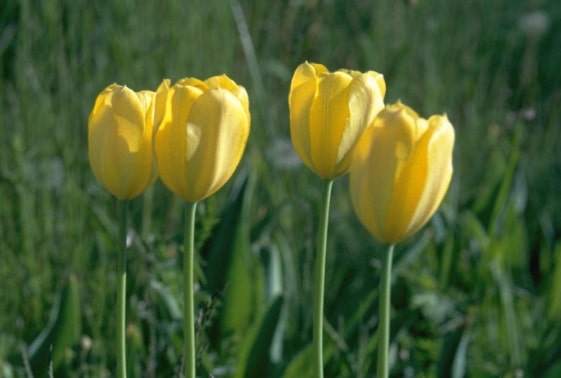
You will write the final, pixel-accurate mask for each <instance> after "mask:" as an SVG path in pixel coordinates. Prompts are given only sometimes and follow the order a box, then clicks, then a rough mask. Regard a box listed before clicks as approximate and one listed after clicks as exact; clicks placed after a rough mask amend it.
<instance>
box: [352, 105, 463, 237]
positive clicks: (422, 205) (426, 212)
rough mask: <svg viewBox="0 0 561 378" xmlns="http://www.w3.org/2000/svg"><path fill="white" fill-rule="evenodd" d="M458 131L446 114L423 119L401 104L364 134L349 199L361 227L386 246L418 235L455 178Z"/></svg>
mask: <svg viewBox="0 0 561 378" xmlns="http://www.w3.org/2000/svg"><path fill="white" fill-rule="evenodd" d="M453 147H454V128H453V127H452V124H451V123H450V122H449V121H448V118H447V117H446V115H442V116H440V115H434V116H432V117H430V118H429V119H428V120H425V119H423V118H420V117H419V116H418V115H417V114H416V113H415V112H414V111H413V110H412V109H411V108H409V107H407V106H405V105H403V104H402V103H400V102H398V103H396V104H394V105H388V106H386V108H384V110H382V111H381V112H380V113H379V114H378V116H377V117H376V118H375V119H374V122H373V123H372V125H371V126H370V127H369V128H368V129H367V130H366V131H365V132H364V134H363V136H362V137H361V138H360V140H359V142H358V143H357V146H356V148H355V152H354V156H353V162H352V165H351V170H350V178H349V179H350V195H351V201H352V204H353V208H354V210H355V213H356V214H357V216H358V218H359V219H360V221H361V222H362V224H363V225H364V226H365V227H366V228H367V229H368V231H370V233H371V234H372V235H373V236H374V237H375V238H376V239H378V240H379V241H381V242H383V243H389V244H393V243H397V242H399V241H401V240H404V239H406V238H408V237H409V236H411V235H413V234H414V233H415V232H417V231H418V230H419V229H420V228H421V227H422V226H423V225H424V224H425V223H426V222H427V221H428V220H429V219H430V217H431V216H432V215H433V214H434V212H435V211H436V209H437V208H438V206H439V205H440V203H441V202H442V199H443V198H444V195H445V194H446V191H447V190H448V185H449V184H450V180H451V178H452V170H453V168H452V150H453Z"/></svg>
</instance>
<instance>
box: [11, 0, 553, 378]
mask: <svg viewBox="0 0 561 378" xmlns="http://www.w3.org/2000/svg"><path fill="white" fill-rule="evenodd" d="M2 4H3V5H2V6H1V7H2V8H3V9H2V11H1V12H0V73H1V75H0V106H1V109H2V111H1V112H0V128H1V131H2V134H1V136H2V137H1V138H0V198H1V201H0V255H1V257H2V261H3V263H2V264H0V281H1V282H2V286H1V290H2V293H1V295H0V375H3V376H6V377H11V376H26V375H30V371H31V372H32V373H33V374H34V375H35V376H44V375H45V372H46V371H48V365H49V363H50V362H51V361H52V362H53V363H54V361H53V358H54V356H53V355H52V354H49V353H48V348H47V352H45V351H44V348H45V346H48V345H49V343H48V342H45V343H43V344H41V343H39V342H37V343H36V344H35V345H36V346H37V347H38V350H39V351H38V352H35V353H34V354H32V353H30V352H32V351H34V349H33V348H30V347H31V346H32V344H33V342H34V341H36V340H37V338H38V336H39V335H40V334H41V332H43V334H44V335H45V337H46V340H49V341H50V342H51V343H53V342H54V341H53V340H58V341H57V343H58V344H56V345H62V346H63V349H62V351H63V352H58V353H61V354H60V356H62V357H60V360H58V361H56V362H57V364H56V366H53V368H54V369H55V370H56V371H57V372H56V373H57V374H56V376H92V377H99V376H111V373H110V372H111V371H112V370H113V369H114V365H115V361H114V351H113V348H114V346H113V345H114V343H113V342H112V337H113V334H114V329H115V324H114V320H113V314H112V309H113V307H114V305H115V293H114V287H115V284H116V280H117V277H116V273H115V267H116V254H115V253H114V252H115V251H114V247H113V241H114V240H115V237H116V232H117V222H116V216H115V210H114V207H115V205H114V201H113V199H112V198H111V197H110V195H109V194H107V193H106V192H105V191H104V190H103V189H102V188H101V187H100V186H99V184H98V183H97V182H96V181H95V179H94V178H93V175H92V173H91V171H90V169H89V166H88V162H87V153H86V148H87V140H86V125H87V117H88V114H89V111H90V109H91V106H92V105H93V101H94V99H95V96H96V95H97V94H98V93H99V92H100V91H101V90H102V89H103V88H104V87H105V86H106V85H108V84H110V83H112V82H118V83H121V84H127V85H128V86H130V87H132V88H134V89H142V88H152V89H153V88H156V87H157V85H158V84H159V83H160V81H161V80H162V79H163V78H171V79H172V80H176V79H179V78H181V77H185V76H194V77H201V78H205V77H208V76H210V75H214V74H220V73H227V74H228V75H229V76H230V77H232V78H233V79H234V80H236V81H237V82H238V83H240V84H243V85H244V86H246V88H247V89H248V91H249V94H250V101H251V106H252V119H253V122H252V135H251V137H250V142H249V146H248V150H247V152H246V156H245V159H244V162H243V164H242V167H240V169H239V170H238V172H237V174H236V178H235V179H234V180H233V181H232V183H230V184H228V185H227V187H226V188H224V189H223V190H222V191H220V192H219V193H218V194H217V195H216V196H215V197H213V198H211V199H210V200H209V201H206V202H205V203H204V204H203V205H202V206H201V207H200V208H199V216H198V218H197V219H198V224H197V235H198V240H197V246H198V248H199V249H200V250H201V254H200V257H199V259H198V262H197V264H198V271H197V272H198V273H197V275H198V279H199V282H200V285H199V287H198V291H197V294H196V295H197V298H196V304H197V307H198V308H199V310H200V311H199V323H198V334H197V338H198V339H197V340H200V342H199V341H198V345H199V349H200V350H199V355H198V356H199V361H200V366H201V369H200V371H201V373H202V374H206V375H208V374H210V373H212V374H213V375H214V376H216V377H220V376H235V373H234V372H235V371H237V374H238V376H248V377H249V376H271V377H277V376H278V377H280V376H283V374H284V376H306V375H305V371H306V366H307V361H308V360H307V358H308V357H307V355H309V352H307V351H308V350H309V349H307V348H308V345H309V343H310V341H311V334H312V327H311V318H312V316H311V308H310V306H309V303H310V298H311V297H312V295H311V293H312V292H311V290H312V279H311V277H312V276H313V274H312V272H313V261H314V260H313V257H314V253H313V250H314V242H315V233H316V227H317V224H318V219H317V213H318V211H317V209H318V206H319V203H320V197H321V193H320V186H321V182H320V181H319V180H318V179H316V178H315V177H314V176H313V174H311V173H310V172H308V171H307V170H306V169H305V168H304V167H303V166H302V165H299V164H298V160H297V159H295V157H294V155H293V153H292V152H291V151H290V149H289V148H287V146H289V144H290V141H289V139H288V138H289V132H288V129H289V128H288V111H287V95H288V88H289V83H290V78H291V75H292V72H293V70H294V68H295V67H296V66H297V65H298V64H299V63H301V62H303V61H305V60H309V61H312V62H319V63H323V64H325V65H327V66H328V67H329V68H330V69H337V68H339V67H346V68H353V69H357V70H375V71H378V72H381V73H383V74H384V76H385V78H386V82H387V84H388V94H387V102H394V101H396V100H398V99H401V100H402V101H404V102H405V103H406V104H408V105H411V106H412V107H414V108H415V109H416V110H417V111H418V112H419V113H420V114H421V115H423V116H429V115H430V114H434V113H443V112H446V113H447V114H448V116H449V118H450V119H451V121H452V123H453V124H454V126H455V129H456V133H457V144H456V149H455V163H454V165H455V176H454V181H453V184H452V187H451V189H450V192H449V194H448V196H447V199H446V201H445V203H444V204H443V206H442V207H441V209H440V211H439V212H438V213H437V215H436V216H435V217H434V219H433V220H432V221H431V223H430V225H429V226H428V227H426V228H425V229H423V231H422V232H420V233H419V234H418V235H416V236H415V237H414V238H412V239H411V240H409V241H407V242H406V243H403V244H402V245H398V247H397V248H396V260H395V265H394V272H395V274H394V288H393V302H392V308H393V310H392V311H393V312H392V332H391V340H392V349H391V351H390V352H391V356H392V375H394V376H427V377H430V376H453V377H462V376H474V377H483V376H489V377H493V376H511V377H519V376H532V377H533V376H543V377H554V376H556V374H557V373H558V372H559V371H560V370H561V365H560V364H559V362H557V361H559V360H560V358H561V327H560V325H559V321H558V319H559V317H560V316H561V304H560V303H561V302H560V301H559V298H561V281H560V278H559V277H561V243H560V241H559V240H560V235H561V199H560V197H559V188H561V157H560V156H561V150H560V148H559V142H561V131H560V130H561V129H560V128H559V125H560V122H561V112H560V111H559V109H561V91H560V86H559V84H560V83H561V71H559V68H558V67H559V66H560V65H561V51H560V50H559V49H558V48H557V47H558V46H559V45H561V36H560V35H559V33H555V32H554V31H555V30H558V29H559V27H561V25H560V24H561V11H560V10H559V7H558V6H557V3H556V2H555V1H553V0H543V1H539V2H538V1H535V2H523V1H506V0H498V1H495V2H494V3H493V6H492V7H490V6H489V4H488V2H486V1H482V0H474V1H466V2H447V1H442V0H418V1H409V2H407V1H404V2H389V1H388V2H384V1H377V2H374V3H372V2H369V1H365V0H364V1H363V0H357V1H353V2H348V1H344V0H325V1H301V2H298V1H291V2H265V1H259V0H254V1H250V0H230V1H203V0H194V1H190V2H181V1H176V0H163V1H159V2H151V3H148V4H147V3H145V2H144V3H141V2H138V1H134V0H119V1H114V2H104V1H102V2H90V1H84V0H77V1H65V0H48V1H42V2H40V3H38V4H35V3H33V2H31V1H25V0H22V1H4V2H3V3H2ZM532 22H533V23H532ZM244 183H245V184H244ZM333 193H334V197H333V203H332V215H331V222H330V235H329V241H328V258H327V272H326V282H327V283H328V286H327V288H326V302H325V310H326V336H325V337H326V340H325V343H326V344H325V362H326V376H337V377H346V376H348V377H366V376H372V375H373V374H374V373H373V372H375V371H376V370H375V369H376V367H375V363H374V358H373V356H374V355H375V353H376V326H377V318H376V314H377V283H378V279H379V273H380V255H381V254H382V253H384V250H385V247H384V246H381V245H377V244H376V243H375V242H374V241H373V240H372V239H371V238H370V236H369V235H368V234H367V232H366V231H364V230H363V229H362V227H361V226H360V224H359V223H358V221H357V220H356V218H355V217H354V214H353V213H352V210H351V207H350V203H349V200H348V196H347V182H346V178H343V179H340V180H338V181H337V182H336V183H335V185H334V191H333ZM181 208H182V207H181V204H180V201H177V200H176V199H174V198H173V197H172V196H171V195H170V194H169V192H167V190H165V188H164V187H163V186H162V185H161V184H159V183H158V184H156V185H155V186H154V187H153V188H152V189H151V190H150V192H149V193H147V194H146V195H144V196H142V197H140V198H139V199H137V200H134V201H133V202H132V204H131V224H132V228H131V233H132V234H131V237H132V240H133V248H132V250H131V252H130V254H129V256H130V262H129V264H130V266H129V285H128V289H129V290H128V296H129V303H128V306H129V318H128V335H129V351H130V353H131V357H130V358H129V362H130V364H131V366H130V367H129V371H130V372H131V375H132V376H146V377H150V376H174V375H175V376H177V375H178V374H179V373H178V372H179V371H181V355H182V342H183V341H182V328H181V308H182V303H181V299H180V298H181V282H182V278H181V269H180V267H181V253H180V252H181V245H182V236H181V235H182V230H183V227H182V219H183V217H182V214H181ZM229 246H230V247H231V248H230V247H229ZM248 278H249V279H248ZM228 288H230V289H228ZM281 293H282V297H279V294H281ZM279 298H281V299H279ZM242 303H243V305H240V304H242ZM59 304H60V305H59ZM58 307H60V308H61V311H60V312H59V313H56V312H53V309H56V308H58ZM49 319H52V322H51V323H49ZM61 324H64V326H61ZM61 335H62V336H61ZM64 337H67V339H65V338H64ZM60 340H63V341H60ZM64 340H66V341H64ZM41 348H43V349H41ZM269 348H270V349H269ZM290 374H293V375H290ZM295 374H296V375H295Z"/></svg>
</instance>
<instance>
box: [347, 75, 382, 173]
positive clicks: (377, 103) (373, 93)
mask: <svg viewBox="0 0 561 378" xmlns="http://www.w3.org/2000/svg"><path fill="white" fill-rule="evenodd" d="M379 78H381V81H380V80H379ZM385 91H386V85H385V82H384V79H383V76H382V75H380V74H378V73H375V72H372V71H370V72H367V73H364V74H360V73H358V74H355V75H354V78H353V80H352V82H351V84H350V85H349V98H348V107H349V120H348V124H347V127H345V129H344V132H343V135H342V136H341V141H340V143H339V150H338V151H337V161H339V164H338V168H339V169H338V172H337V174H338V175H340V174H343V173H345V172H346V171H347V170H348V169H349V166H350V163H351V153H350V152H352V150H353V148H354V146H355V144H356V142H357V141H358V139H359V137H360V135H361V134H362V132H363V131H364V129H365V128H366V127H368V126H369V125H370V124H371V123H372V121H373V120H374V117H375V116H376V115H377V114H378V112H380V110H382V109H383V108H384V101H383V98H384V93H385Z"/></svg>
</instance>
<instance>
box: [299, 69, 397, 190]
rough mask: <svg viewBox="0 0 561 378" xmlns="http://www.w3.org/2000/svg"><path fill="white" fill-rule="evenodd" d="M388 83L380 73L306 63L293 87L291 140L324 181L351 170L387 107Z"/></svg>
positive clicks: (305, 162) (305, 161) (310, 166)
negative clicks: (358, 148) (362, 140)
mask: <svg viewBox="0 0 561 378" xmlns="http://www.w3.org/2000/svg"><path fill="white" fill-rule="evenodd" d="M385 93H386V83H385V81H384V77H383V76H382V75H381V74H379V73H376V72H373V71H368V72H365V73H361V72H357V71H350V70H339V71H336V72H328V71H327V69H326V68H325V66H323V65H321V64H314V63H307V62H306V63H303V64H301V65H300V66H298V68H296V71H295V72H294V76H293V77H292V82H291V84H290V94H289V96H288V105H289V108H290V136H291V139H292V144H293V146H294V149H295V150H296V153H297V154H298V156H300V158H301V159H302V161H303V162H304V164H305V165H306V166H307V167H308V168H310V169H311V170H312V171H313V172H314V173H316V174H317V175H318V176H320V177H322V178H324V179H334V178H336V177H339V176H341V175H343V174H345V173H347V172H348V170H349V166H350V162H351V156H352V150H353V148H354V146H355V144H356V142H357V140H358V138H359V137H360V135H361V134H362V132H363V131H364V129H365V128H366V127H367V126H368V125H369V124H370V123H371V122H372V120H373V119H374V117H375V116H376V114H377V113H378V112H379V111H380V110H381V109H382V108H383V107H384V95H385Z"/></svg>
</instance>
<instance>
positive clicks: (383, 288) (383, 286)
mask: <svg viewBox="0 0 561 378" xmlns="http://www.w3.org/2000/svg"><path fill="white" fill-rule="evenodd" d="M393 250H394V244H392V245H390V246H389V248H388V252H387V253H385V254H384V255H383V257H382V277H381V280H380V308H379V310H380V325H379V328H378V375H377V377H378V378H387V377H388V372H389V368H388V365H389V361H388V349H389V344H390V300H391V285H392V259H393Z"/></svg>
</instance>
